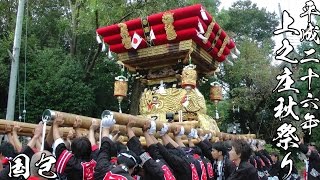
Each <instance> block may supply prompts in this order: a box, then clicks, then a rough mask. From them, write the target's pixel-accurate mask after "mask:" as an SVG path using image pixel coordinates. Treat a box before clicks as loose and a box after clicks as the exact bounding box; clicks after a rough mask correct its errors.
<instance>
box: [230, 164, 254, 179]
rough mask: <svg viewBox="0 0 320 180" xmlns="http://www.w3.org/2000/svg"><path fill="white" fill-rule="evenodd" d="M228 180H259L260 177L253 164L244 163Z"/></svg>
mask: <svg viewBox="0 0 320 180" xmlns="http://www.w3.org/2000/svg"><path fill="white" fill-rule="evenodd" d="M227 180H259V177H258V172H257V169H256V168H255V167H253V166H252V164H250V163H249V162H246V161H242V162H240V164H239V167H238V168H237V169H236V170H235V171H234V172H233V173H232V174H231V175H230V176H229V177H228V178H227Z"/></svg>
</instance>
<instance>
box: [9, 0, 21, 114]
mask: <svg viewBox="0 0 320 180" xmlns="http://www.w3.org/2000/svg"><path fill="white" fill-rule="evenodd" d="M24 5H25V0H19V6H18V13H17V20H16V29H15V32H14V42H13V53H12V59H11V72H10V84H9V93H8V104H7V114H6V119H7V120H14V110H15V102H16V92H17V77H18V70H19V56H20V45H21V33H22V22H23V14H24Z"/></svg>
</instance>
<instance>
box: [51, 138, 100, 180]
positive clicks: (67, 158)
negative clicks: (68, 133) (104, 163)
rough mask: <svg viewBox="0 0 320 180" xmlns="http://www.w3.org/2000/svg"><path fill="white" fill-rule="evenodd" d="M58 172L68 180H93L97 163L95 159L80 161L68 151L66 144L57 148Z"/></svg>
mask: <svg viewBox="0 0 320 180" xmlns="http://www.w3.org/2000/svg"><path fill="white" fill-rule="evenodd" d="M55 154H56V158H57V161H56V165H55V167H56V172H57V173H59V174H64V175H66V177H67V179H78V180H93V173H94V168H95V166H96V161H95V160H93V159H78V158H76V157H74V155H73V154H72V153H71V152H69V151H68V149H67V148H66V146H65V144H64V143H61V144H59V145H58V146H57V148H56V150H55Z"/></svg>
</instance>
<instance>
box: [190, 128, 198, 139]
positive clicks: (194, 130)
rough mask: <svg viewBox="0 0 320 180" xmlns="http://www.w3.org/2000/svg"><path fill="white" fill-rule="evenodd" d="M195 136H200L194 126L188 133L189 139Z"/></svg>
mask: <svg viewBox="0 0 320 180" xmlns="http://www.w3.org/2000/svg"><path fill="white" fill-rule="evenodd" d="M195 138H198V131H197V130H196V129H194V128H192V129H191V131H190V133H189V134H188V139H195Z"/></svg>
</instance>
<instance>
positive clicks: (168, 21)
mask: <svg viewBox="0 0 320 180" xmlns="http://www.w3.org/2000/svg"><path fill="white" fill-rule="evenodd" d="M162 22H163V24H164V29H165V30H166V34H167V39H168V40H174V39H176V37H177V33H176V31H175V30H174V26H173V22H174V19H173V13H171V12H166V13H164V14H163V15H162Z"/></svg>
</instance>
